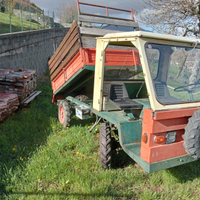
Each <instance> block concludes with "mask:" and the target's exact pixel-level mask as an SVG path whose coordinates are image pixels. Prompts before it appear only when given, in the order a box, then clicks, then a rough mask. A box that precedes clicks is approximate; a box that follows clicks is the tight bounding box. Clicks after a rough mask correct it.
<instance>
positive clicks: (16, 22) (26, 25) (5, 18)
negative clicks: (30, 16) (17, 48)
mask: <svg viewBox="0 0 200 200" xmlns="http://www.w3.org/2000/svg"><path fill="white" fill-rule="evenodd" d="M11 24H12V32H18V31H21V30H22V29H21V19H20V17H16V16H14V15H12V18H11ZM31 27H32V30H37V29H38V24H37V23H33V22H31ZM43 28H44V26H41V25H39V29H43ZM23 30H24V31H28V30H30V22H29V21H26V20H23ZM2 33H10V21H9V14H7V13H2V12H0V34H2Z"/></svg>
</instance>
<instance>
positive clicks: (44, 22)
mask: <svg viewBox="0 0 200 200" xmlns="http://www.w3.org/2000/svg"><path fill="white" fill-rule="evenodd" d="M43 23H44V29H45V22H44V10H43Z"/></svg>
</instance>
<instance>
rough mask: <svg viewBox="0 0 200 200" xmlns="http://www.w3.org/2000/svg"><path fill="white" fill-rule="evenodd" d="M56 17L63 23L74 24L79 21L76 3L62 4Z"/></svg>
mask: <svg viewBox="0 0 200 200" xmlns="http://www.w3.org/2000/svg"><path fill="white" fill-rule="evenodd" d="M56 15H57V18H58V19H59V21H60V22H61V23H72V22H73V21H74V20H77V16H78V11H77V8H76V4H75V3H74V2H70V3H68V4H66V3H61V4H60V5H59V6H58V8H57V11H56Z"/></svg>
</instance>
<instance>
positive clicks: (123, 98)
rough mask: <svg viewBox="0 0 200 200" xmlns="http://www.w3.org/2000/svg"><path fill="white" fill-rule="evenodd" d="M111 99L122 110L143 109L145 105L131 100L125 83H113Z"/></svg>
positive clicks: (110, 93) (111, 85)
mask: <svg viewBox="0 0 200 200" xmlns="http://www.w3.org/2000/svg"><path fill="white" fill-rule="evenodd" d="M109 99H110V100H111V101H112V102H113V103H114V104H115V105H116V106H117V107H118V108H120V109H142V107H143V105H142V104H140V103H138V102H136V101H134V100H132V99H130V98H129V96H128V92H127V90H126V87H125V85H124V83H118V84H116V83H111V84H110V92H109Z"/></svg>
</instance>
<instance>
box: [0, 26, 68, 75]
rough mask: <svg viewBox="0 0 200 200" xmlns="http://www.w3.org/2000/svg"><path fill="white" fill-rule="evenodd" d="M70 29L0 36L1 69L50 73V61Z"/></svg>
mask: <svg viewBox="0 0 200 200" xmlns="http://www.w3.org/2000/svg"><path fill="white" fill-rule="evenodd" d="M68 30H69V29H68V28H57V29H46V30H38V31H26V32H19V33H11V34H1V35H0V69H3V68H14V69H20V68H26V69H36V71H37V74H38V75H40V74H43V73H44V72H47V71H48V59H49V57H51V56H52V55H53V53H54V52H55V50H56V49H57V47H58V46H59V44H60V43H61V41H62V39H63V38H64V36H65V35H66V33H67V31H68Z"/></svg>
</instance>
